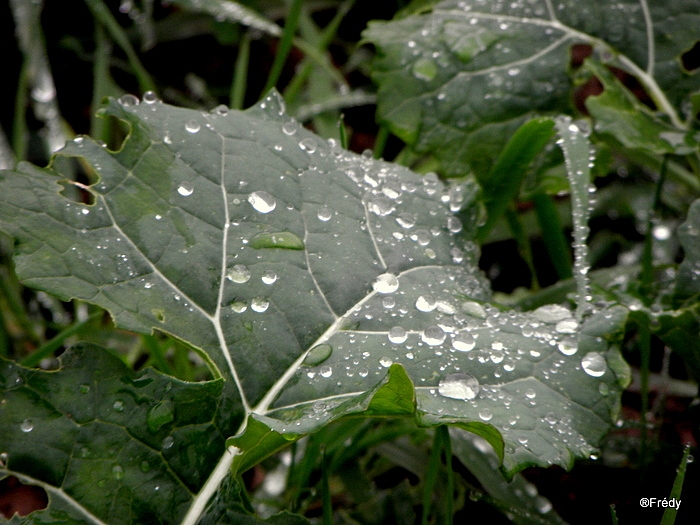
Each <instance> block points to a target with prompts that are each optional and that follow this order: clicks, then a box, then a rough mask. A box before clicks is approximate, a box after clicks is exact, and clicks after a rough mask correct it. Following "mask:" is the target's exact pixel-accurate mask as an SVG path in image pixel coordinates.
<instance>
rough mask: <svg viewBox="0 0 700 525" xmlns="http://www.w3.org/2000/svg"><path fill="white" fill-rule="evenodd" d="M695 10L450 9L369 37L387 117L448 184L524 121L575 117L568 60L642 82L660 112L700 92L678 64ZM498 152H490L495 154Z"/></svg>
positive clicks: (615, 6)
mask: <svg viewBox="0 0 700 525" xmlns="http://www.w3.org/2000/svg"><path fill="white" fill-rule="evenodd" d="M699 24H700V15H699V14H698V5H697V2H696V1H695V0H679V1H674V2H670V3H669V2H665V1H661V0H655V1H649V0H642V1H639V0H623V1H621V2H606V1H603V0H599V1H589V2H585V3H584V2H574V1H573V0H560V1H552V2H550V1H548V0H535V1H528V2H483V1H480V0H467V1H462V0H445V1H442V2H438V3H436V4H435V5H433V6H432V7H431V9H429V10H426V11H424V12H419V13H417V14H413V15H411V16H406V17H404V18H399V19H397V20H393V21H390V22H373V23H372V24H370V26H369V28H368V29H367V30H366V31H365V33H364V37H365V39H366V40H367V41H369V42H371V43H373V44H374V45H375V46H376V47H377V51H378V53H377V59H376V60H375V61H374V63H373V66H372V67H373V72H372V76H373V78H374V80H375V81H376V82H377V83H378V85H379V91H378V112H379V118H380V119H381V120H382V121H384V122H385V123H386V124H388V125H389V126H390V129H391V130H392V131H393V132H394V133H395V134H396V135H397V136H399V137H400V138H402V139H403V140H404V141H406V142H407V143H408V144H410V145H412V146H413V147H414V148H415V149H416V150H418V151H419V152H430V153H432V154H434V155H436V156H437V157H438V158H439V160H440V161H441V162H442V164H443V168H444V170H445V172H446V173H447V174H448V175H458V174H463V173H468V172H469V171H470V170H472V171H474V172H476V173H477V174H479V175H485V174H486V173H488V171H489V169H490V168H491V165H492V163H493V162H494V160H495V159H494V158H493V157H494V153H493V152H498V151H500V150H501V149H502V146H503V145H504V144H505V142H506V141H507V140H508V138H509V137H510V136H511V135H512V134H513V133H514V132H515V130H516V129H517V128H518V127H519V125H520V124H522V122H524V121H525V120H526V119H527V118H528V117H532V116H534V115H535V114H538V113H542V112H548V113H551V112H570V110H571V108H570V100H571V90H572V84H571V80H570V77H569V69H570V67H569V66H570V62H571V56H570V49H571V48H572V46H574V45H576V44H586V45H589V46H591V47H592V48H593V49H594V50H595V52H596V53H597V54H599V55H600V57H601V59H603V58H604V59H605V60H606V61H607V62H608V63H610V64H612V65H615V66H617V67H619V68H621V69H623V70H625V71H627V72H628V73H630V74H632V75H634V76H636V77H637V78H638V79H639V80H640V82H641V84H642V85H643V86H644V87H645V88H646V89H647V91H648V92H649V95H650V96H651V97H652V99H653V100H654V102H655V103H656V104H657V106H658V108H659V111H661V112H663V113H665V114H666V115H667V116H668V117H670V119H671V121H672V123H673V125H674V126H676V127H678V128H682V127H683V124H682V122H681V121H680V119H679V118H678V115H677V109H676V108H678V107H679V106H680V104H681V102H682V101H683V100H685V99H686V98H687V96H688V94H689V93H690V92H692V91H696V90H697V89H698V87H699V86H700V77H698V75H691V74H690V73H689V72H688V71H685V70H684V69H683V67H682V66H681V60H680V57H681V55H682V54H683V53H684V52H685V51H688V50H689V49H691V48H692V46H693V44H694V43H695V42H696V41H697V40H698V39H700V31H698V27H700V25H699ZM489 152H491V153H489Z"/></svg>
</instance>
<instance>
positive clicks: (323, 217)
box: [316, 206, 333, 222]
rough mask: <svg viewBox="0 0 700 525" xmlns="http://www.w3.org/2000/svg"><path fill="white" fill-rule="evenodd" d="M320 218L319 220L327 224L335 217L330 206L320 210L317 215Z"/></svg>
mask: <svg viewBox="0 0 700 525" xmlns="http://www.w3.org/2000/svg"><path fill="white" fill-rule="evenodd" d="M316 216H317V217H318V220H320V221H323V222H326V221H329V220H330V219H331V217H332V216H333V210H331V209H330V208H329V207H328V206H324V207H323V208H321V209H320V210H318V213H317V214H316Z"/></svg>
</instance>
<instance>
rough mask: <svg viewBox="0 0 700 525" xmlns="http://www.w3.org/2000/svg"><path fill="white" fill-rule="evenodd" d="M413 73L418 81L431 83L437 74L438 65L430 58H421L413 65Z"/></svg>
mask: <svg viewBox="0 0 700 525" xmlns="http://www.w3.org/2000/svg"><path fill="white" fill-rule="evenodd" d="M411 72H412V73H413V76H414V77H416V78H417V79H418V80H424V81H426V82H429V81H430V80H433V79H434V78H435V75H436V74H437V65H436V64H435V61H434V60H432V59H430V58H419V59H418V60H416V62H415V63H414V64H413V67H412V68H411Z"/></svg>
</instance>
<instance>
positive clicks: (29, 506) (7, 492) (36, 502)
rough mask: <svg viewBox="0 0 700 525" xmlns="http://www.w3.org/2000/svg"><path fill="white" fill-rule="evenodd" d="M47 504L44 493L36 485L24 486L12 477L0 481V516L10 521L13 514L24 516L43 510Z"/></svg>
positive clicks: (47, 498) (46, 496)
mask: <svg viewBox="0 0 700 525" xmlns="http://www.w3.org/2000/svg"><path fill="white" fill-rule="evenodd" d="M48 503H49V497H48V495H47V494H46V491H45V490H44V489H42V488H41V487H37V486H36V485H25V484H24V483H22V482H21V481H20V480H19V479H17V478H16V477H14V476H8V477H6V478H5V479H3V480H1V481H0V515H2V516H3V517H5V518H6V519H10V518H11V517H12V516H13V515H14V514H18V515H20V516H26V515H27V514H29V513H30V512H34V511H35V510H42V509H45V508H46V506H47V505H48Z"/></svg>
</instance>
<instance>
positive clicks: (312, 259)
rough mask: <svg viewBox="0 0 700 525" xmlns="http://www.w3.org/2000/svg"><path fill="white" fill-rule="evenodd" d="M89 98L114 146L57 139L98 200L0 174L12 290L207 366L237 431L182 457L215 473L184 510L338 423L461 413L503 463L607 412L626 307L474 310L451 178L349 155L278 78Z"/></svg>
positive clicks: (50, 178) (551, 446)
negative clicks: (193, 93)
mask: <svg viewBox="0 0 700 525" xmlns="http://www.w3.org/2000/svg"><path fill="white" fill-rule="evenodd" d="M104 112H105V113H106V114H108V115H111V116H114V117H118V118H120V119H122V120H124V121H126V122H127V123H128V124H129V125H130V127H131V131H130V134H129V137H128V139H127V140H126V141H125V143H124V145H123V147H122V148H121V149H120V150H119V151H116V152H113V151H109V150H107V149H105V148H104V147H102V146H101V145H99V144H98V143H96V142H94V141H92V140H90V139H89V138H87V137H79V138H78V139H76V140H75V141H73V142H71V143H69V144H67V146H66V147H65V149H64V150H63V151H62V153H61V155H64V156H69V157H81V158H83V159H85V161H86V164H89V165H91V166H92V167H93V168H94V170H95V181H94V183H92V184H91V185H89V186H80V188H81V189H83V190H84V191H86V192H87V193H89V195H90V196H91V199H92V200H93V201H94V203H93V204H83V203H79V202H74V201H72V200H70V199H68V198H67V197H65V196H64V195H63V194H62V193H61V190H62V189H63V185H73V186H75V185H76V183H72V182H70V181H67V180H65V179H63V178H61V175H60V174H58V173H56V172H55V171H53V169H52V168H51V167H49V168H44V169H39V168H36V167H34V166H32V165H30V164H26V163H25V164H20V165H19V166H18V168H17V170H16V171H5V172H2V173H1V174H0V199H2V204H1V205H0V228H2V229H3V230H5V231H7V232H9V233H10V234H12V235H13V236H15V238H16V239H17V241H18V244H17V255H16V267H17V271H18V273H19V275H20V276H21V278H22V279H23V281H24V282H25V283H27V284H29V285H32V286H34V287H37V288H41V289H44V290H46V291H48V292H50V293H53V294H56V295H58V296H60V297H62V298H66V299H67V298H70V297H77V298H80V299H83V300H86V301H89V302H91V303H95V304H98V305H100V306H102V307H104V308H106V309H107V310H108V311H110V313H111V314H112V316H113V318H114V320H115V322H116V323H117V325H118V326H120V327H122V328H126V329H130V330H135V331H139V332H143V333H149V332H151V331H152V330H154V329H155V330H160V331H163V332H166V333H169V334H171V335H173V336H174V337H176V338H178V339H180V340H182V341H184V342H186V343H188V344H189V345H190V346H191V347H192V348H193V349H195V350H196V351H197V352H199V353H200V354H201V355H202V356H203V357H204V358H205V359H207V360H208V362H209V365H210V367H211V370H212V373H213V374H214V376H215V377H217V378H221V379H223V385H222V386H221V388H222V391H221V393H220V394H218V398H217V399H218V402H219V403H220V404H221V406H222V409H221V410H220V411H219V412H218V416H217V418H218V419H217V427H218V428H219V429H220V431H221V432H224V433H226V435H227V436H234V435H235V437H233V438H231V439H229V440H228V442H227V446H226V448H225V447H224V445H223V443H221V442H218V445H217V446H212V447H210V448H209V449H208V453H212V454H213V453H216V454H219V456H220V459H219V462H218V463H217V465H216V467H213V465H211V464H210V463H208V462H207V463H206V464H207V465H209V467H208V468H204V466H202V467H201V468H200V469H199V476H200V477H198V478H196V479H197V480H199V481H201V477H202V476H203V477H206V476H207V475H208V474H209V472H211V469H212V468H214V471H213V472H214V473H213V474H212V475H211V476H210V477H209V478H207V481H206V483H205V484H204V486H203V487H202V488H201V490H200V491H199V493H198V494H197V495H196V496H194V500H193V501H192V506H190V507H189V511H188V514H187V515H186V520H187V522H188V523H190V522H192V520H195V519H196V517H197V516H199V515H200V513H201V512H203V510H204V506H205V504H206V502H207V501H208V500H209V498H210V497H212V496H214V495H215V494H217V487H218V485H219V483H220V482H221V481H222V480H223V479H224V478H225V475H226V472H228V470H229V467H231V465H233V467H234V470H238V471H242V470H243V469H244V468H245V467H246V466H250V465H254V464H255V463H257V462H259V461H260V460H261V459H263V458H264V457H266V456H267V455H269V454H270V453H272V452H274V451H275V450H278V449H279V448H280V447H282V446H284V445H285V444H286V443H288V442H290V441H293V440H295V439H298V438H299V437H300V436H302V435H305V434H308V433H311V432H314V431H316V430H319V429H320V428H323V427H324V426H325V425H327V424H328V423H329V422H331V421H334V420H337V419H339V418H342V417H347V416H351V415H357V416H360V415H374V416H400V417H412V418H414V419H415V420H416V421H417V422H418V423H419V424H422V425H430V426H433V425H440V424H445V423H448V424H454V425H459V426H460V427H462V428H466V429H469V430H471V431H473V432H475V433H478V434H479V435H481V436H483V437H485V438H486V439H487V440H488V441H489V442H490V443H491V445H492V446H493V447H494V449H495V450H496V451H497V453H498V454H499V456H501V455H502V457H503V466H504V469H505V470H506V471H507V472H509V473H512V472H515V471H517V470H519V469H521V468H523V467H524V466H527V465H550V464H559V465H562V466H565V467H568V466H570V465H571V462H572V461H573V458H574V457H580V456H587V455H589V454H590V453H591V452H592V451H593V450H595V449H596V447H597V444H598V441H599V440H600V438H601V437H602V436H603V435H604V433H605V432H606V430H607V429H608V428H609V427H610V425H611V424H612V422H613V421H615V420H616V419H617V412H618V410H619V397H620V393H621V391H622V389H623V388H624V386H625V385H626V383H627V381H628V377H627V376H628V373H627V370H626V368H625V365H624V362H622V360H621V358H620V357H619V352H618V349H617V346H616V341H617V339H618V338H619V336H620V331H621V329H622V327H623V326H624V323H625V319H626V310H625V309H624V308H611V309H605V310H601V311H598V312H596V313H594V314H593V315H591V316H590V317H588V318H586V319H584V320H583V321H582V322H579V321H577V320H575V319H574V318H573V316H572V313H571V312H570V311H569V310H568V309H566V308H563V307H559V306H554V305H549V306H545V307H543V308H540V309H539V310H536V311H534V312H528V313H517V312H500V311H499V310H498V309H497V308H496V307H495V306H493V305H490V304H489V303H488V300H489V298H490V292H489V288H488V284H487V282H486V281H485V279H484V277H483V276H482V274H481V272H480V271H479V269H478V265H477V257H478V248H477V247H476V245H474V244H473V243H472V242H471V241H468V240H467V241H465V240H464V239H469V238H471V237H473V235H474V234H475V229H476V221H475V220H474V221H473V222H471V221H469V222H464V223H463V222H461V221H460V220H459V219H457V218H456V216H455V215H453V213H452V212H453V211H455V212H457V211H459V210H460V209H469V208H470V207H472V206H474V202H473V199H474V198H475V192H472V191H471V190H470V187H469V186H462V185H452V186H450V187H449V188H448V187H446V186H445V185H444V184H443V183H442V182H440V181H439V180H438V179H437V177H435V176H425V177H421V176H419V175H417V174H415V173H413V172H411V171H409V170H408V169H406V168H403V167H400V166H397V165H392V164H389V163H386V162H382V161H376V160H373V159H371V158H368V157H367V156H361V155H356V154H352V153H349V152H346V151H344V150H342V149H341V148H339V147H338V146H337V144H336V143H335V142H333V141H330V142H327V141H324V140H322V139H320V138H319V137H318V136H315V135H313V134H312V133H310V132H308V131H307V130H305V129H303V128H301V127H300V126H299V125H298V123H296V122H295V121H294V120H292V119H291V118H289V117H288V116H287V115H286V114H285V112H284V107H283V105H282V102H281V99H280V98H279V96H278V95H277V94H276V93H273V94H271V95H270V96H268V97H267V98H266V99H264V100H263V101H262V102H261V103H260V104H259V105H258V106H256V107H254V108H251V109H250V110H248V111H245V112H238V111H230V110H228V109H226V108H217V109H215V110H214V111H212V112H211V113H201V112H198V111H193V110H187V109H180V108H175V107H171V106H168V105H166V104H162V103H160V102H159V101H154V100H153V99H152V98H149V100H148V101H144V102H141V103H138V100H137V99H136V98H135V97H132V96H126V97H123V98H122V99H120V101H115V100H110V101H109V102H108V104H107V106H106V108H105V110H104ZM457 232H459V233H460V236H457V235H456V233H457ZM273 238H282V239H283V242H281V243H275V242H272V239H273ZM254 239H270V240H271V242H262V243H261V242H259V241H254ZM288 248H293V249H288ZM66 384H67V385H69V384H70V381H66ZM213 384H216V385H221V381H220V380H217V382H215V383H213ZM70 388H76V386H75V385H73V387H70ZM212 402H213V401H212ZM105 403H106V404H107V406H106V407H105V408H104V409H105V410H111V406H112V405H110V404H109V403H107V402H106V401H105ZM9 406H10V405H9V404H8V410H9ZM170 406H171V405H169V404H168V403H165V401H164V400H163V399H158V400H156V401H154V402H153V404H152V406H149V410H151V409H152V410H153V412H152V414H151V417H150V419H149V418H148V417H145V418H144V419H143V421H142V422H141V424H142V430H141V431H142V432H145V433H148V432H151V431H154V430H155V431H156V432H162V431H164V429H167V428H170V426H171V425H172V424H173V421H176V420H177V413H178V405H177V403H175V402H173V405H172V406H173V409H174V412H175V416H173V417H175V418H176V419H174V420H173V421H169V419H170V416H169V415H168V408H169V407H170ZM23 410H24V411H25V412H26V411H29V410H30V409H29V408H28V407H25V408H23ZM37 410H38V408H37ZM20 413H24V412H20ZM25 417H28V416H25ZM218 435H219V434H215V436H218ZM217 439H218V438H217ZM212 451H214V452H212ZM206 457H207V458H209V456H206ZM193 461H194V459H193ZM197 461H200V459H199V458H198V459H197ZM207 461H208V459H207ZM202 465H204V463H203V464H202ZM183 468H184V467H183ZM199 481H193V482H192V490H194V491H196V490H197V488H198V486H199V485H198V482H199ZM120 501H121V500H120Z"/></svg>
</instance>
